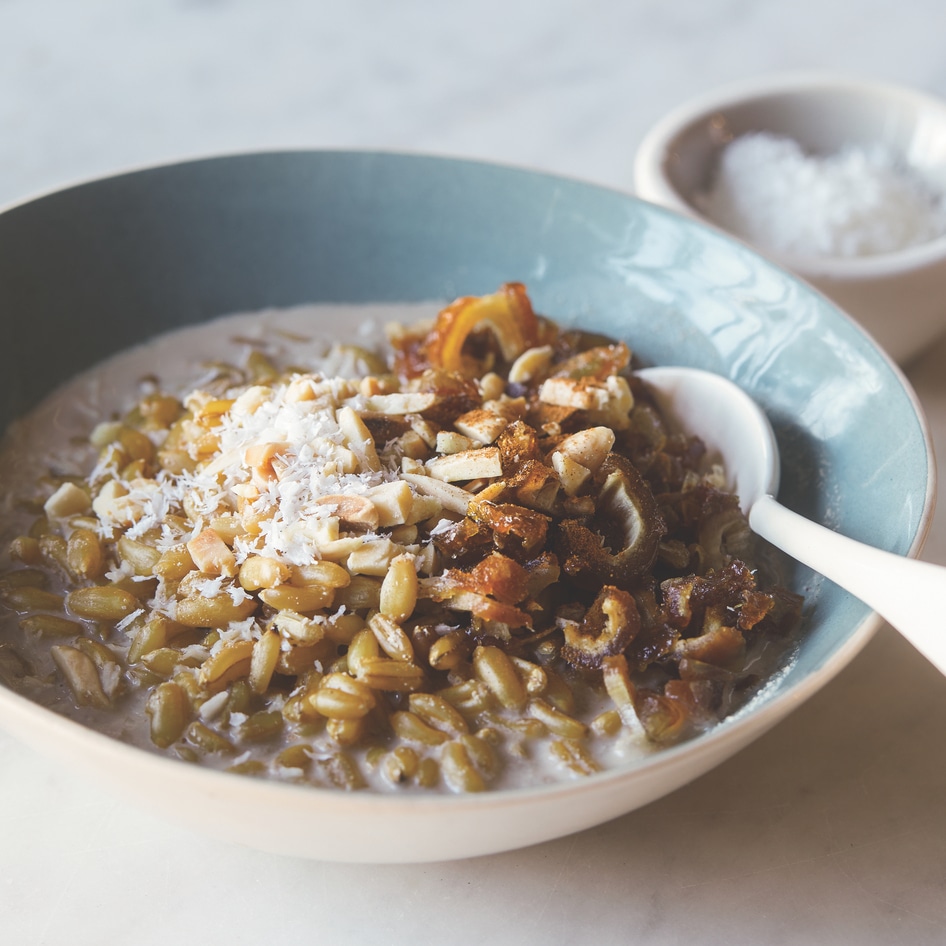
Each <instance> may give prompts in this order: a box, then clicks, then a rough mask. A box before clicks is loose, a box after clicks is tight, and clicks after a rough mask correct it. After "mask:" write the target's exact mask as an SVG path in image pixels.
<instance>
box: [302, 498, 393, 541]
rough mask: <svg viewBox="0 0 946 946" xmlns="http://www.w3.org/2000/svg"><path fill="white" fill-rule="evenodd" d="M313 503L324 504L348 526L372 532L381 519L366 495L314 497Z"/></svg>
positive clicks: (316, 504)
mask: <svg viewBox="0 0 946 946" xmlns="http://www.w3.org/2000/svg"><path fill="white" fill-rule="evenodd" d="M313 505H315V506H325V507H326V508H327V509H328V510H329V511H331V513H332V515H334V516H336V517H337V518H338V519H339V521H340V522H341V523H343V524H344V525H346V526H348V527H349V528H355V529H367V530H368V531H369V532H373V531H374V530H375V529H377V528H378V524H379V523H380V521H381V517H380V515H379V513H378V509H377V507H376V506H375V504H374V503H373V502H372V501H371V500H370V499H368V498H367V497H366V496H351V495H337V496H322V497H321V498H319V499H316V500H315V501H314V503H313Z"/></svg>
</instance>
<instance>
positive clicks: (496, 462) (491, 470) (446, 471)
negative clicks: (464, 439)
mask: <svg viewBox="0 0 946 946" xmlns="http://www.w3.org/2000/svg"><path fill="white" fill-rule="evenodd" d="M427 471H428V472H429V473H430V475H431V476H432V477H434V478H435V479H438V480H443V481H444V482H446V483H453V482H456V481H457V480H475V479H480V478H483V479H492V478H493V477H496V476H502V475H503V464H502V460H501V458H500V455H499V449H498V448H497V447H481V448H480V449H478V450H463V451H461V452H460V453H454V454H452V455H451V456H446V457H436V458H435V459H433V460H430V461H429V462H428V463H427Z"/></svg>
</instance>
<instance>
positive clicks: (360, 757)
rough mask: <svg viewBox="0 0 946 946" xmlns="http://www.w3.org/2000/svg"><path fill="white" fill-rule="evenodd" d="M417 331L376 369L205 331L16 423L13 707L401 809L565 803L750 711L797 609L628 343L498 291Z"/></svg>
mask: <svg viewBox="0 0 946 946" xmlns="http://www.w3.org/2000/svg"><path fill="white" fill-rule="evenodd" d="M372 314H373V315H375V316H379V315H380V316H381V317H384V318H387V317H389V316H391V315H392V313H391V312H390V311H387V310H384V309H376V310H375V311H374V312H373V313H372ZM403 314H404V313H398V315H399V316H403ZM414 314H415V313H413V312H412V313H411V316H413V315H414ZM431 314H432V315H433V317H432V318H428V319H426V321H420V322H416V321H415V322H411V323H410V324H399V325H398V324H395V325H391V326H389V327H388V336H389V345H388V354H387V356H383V355H381V354H378V353H376V352H374V351H371V350H369V349H367V348H365V347H362V346H359V345H351V344H344V345H336V346H334V347H332V348H331V349H330V350H328V351H324V350H322V349H320V348H318V345H317V344H316V342H315V341H313V339H312V338H311V337H303V336H305V335H306V331H305V329H306V326H307V325H308V324H309V323H310V322H312V321H313V320H315V321H318V322H319V323H320V324H321V325H325V324H332V320H330V319H327V318H326V317H325V313H324V312H321V313H318V311H317V310H312V311H307V310H294V311H293V312H290V313H285V318H282V314H280V313H268V314H267V316H266V318H263V317H259V318H256V317H241V318H240V319H237V320H221V321H218V322H213V323H210V324H208V325H206V326H203V327H201V328H199V329H190V330H186V331H185V332H184V333H181V334H179V335H177V336H170V337H168V338H165V339H162V340H161V341H160V342H159V343H158V347H151V348H144V349H141V350H139V351H138V352H136V353H133V354H131V355H126V356H122V357H120V358H119V359H118V360H117V361H114V362H110V363H107V364H106V365H105V366H104V367H103V368H101V369H100V370H99V371H98V372H97V373H94V374H91V375H89V376H87V377H85V378H83V379H80V381H78V382H75V383H74V384H73V385H72V386H70V387H69V388H67V389H66V390H65V391H63V392H59V393H58V394H56V395H54V396H53V397H52V399H51V400H50V401H49V402H47V404H45V405H44V406H42V407H41V408H40V409H38V411H37V412H35V413H34V414H33V415H31V417H30V418H27V419H25V420H24V421H23V422H22V423H21V424H19V425H18V426H17V429H16V430H14V431H12V432H11V434H10V435H8V437H7V442H6V446H5V448H4V452H3V465H2V467H0V475H2V477H3V480H2V492H3V496H4V498H3V503H4V506H3V509H4V512H3V516H4V520H3V522H4V529H5V530H6V533H5V537H4V546H5V551H4V556H5V557H4V558H3V560H2V563H0V596H2V602H3V607H4V611H5V614H6V617H4V618H2V622H3V623H2V625H0V626H2V635H0V677H2V679H3V680H4V682H5V683H6V684H7V685H9V686H11V687H13V688H14V689H16V690H18V691H21V692H24V693H26V694H27V695H28V696H30V697H31V698H32V699H34V700H37V701H39V702H42V703H44V704H45V705H48V706H50V707H51V708H53V709H55V710H57V711H59V712H63V713H65V714H67V715H70V716H73V717H74V718H77V719H79V720H80V721H82V722H84V723H86V724H88V725H91V726H94V727H95V728H98V729H102V730H103V731H105V732H108V733H110V734H112V735H115V736H117V737H119V738H123V739H128V740H130V741H134V742H138V743H140V744H142V745H146V746H148V747H149V748H151V749H153V750H154V751H157V752H164V753H167V754H170V755H173V756H176V757H178V758H180V759H183V760H187V761H192V762H202V763H205V764H210V765H213V766H216V767H219V768H224V769H227V770H229V771H233V772H239V773H245V774H253V775H267V776H270V777H273V778H278V779H284V780H290V781H296V782H303V783H312V784H314V785H321V786H336V787H341V788H360V787H363V786H367V787H371V788H373V789H376V790H389V791H419V790H438V789H440V790H443V789H446V790H450V791H456V792H465V791H479V790H482V789H484V788H506V787H511V786H515V785H523V784H538V783H542V782H545V781H550V780H555V779H565V778H572V777H579V776H583V775H587V774H591V773H593V772H595V771H598V770H599V769H600V768H602V767H606V766H611V765H617V764H621V763H622V762H625V761H627V760H629V759H633V758H635V757H639V756H640V755H642V754H645V753H648V752H651V751H654V750H657V749H659V748H660V747H663V746H667V745H671V744H673V743H676V742H678V741H680V740H682V739H686V738H689V737H691V736H693V735H696V734H698V733H700V732H702V731H703V730H705V729H706V728H707V727H709V726H711V725H713V724H714V723H716V722H718V721H719V720H720V719H722V718H724V717H725V716H726V715H727V714H728V713H730V712H731V711H732V710H733V709H735V708H737V707H738V706H740V705H741V704H742V703H743V702H745V700H746V699H748V698H749V697H750V696H751V695H752V694H753V693H754V692H756V691H757V690H758V688H759V687H760V686H761V685H762V684H763V683H764V681H765V679H766V678H767V677H768V675H770V674H771V673H773V672H775V671H776V670H777V669H778V668H779V667H780V666H781V665H782V664H783V663H784V661H785V659H786V656H787V654H788V653H789V650H790V647H791V633H790V632H791V630H792V628H793V627H794V626H795V624H796V622H797V618H798V614H799V610H800V601H799V599H798V598H797V597H796V596H795V595H793V594H790V593H789V592H787V591H785V590H783V589H781V588H780V587H779V586H778V585H777V584H776V583H774V581H773V580H772V577H771V574H770V569H769V567H768V563H767V560H766V558H765V555H764V554H763V553H762V552H761V551H759V550H757V549H755V547H754V542H753V538H752V536H751V534H750V533H749V530H748V527H747V525H746V522H745V520H744V518H743V516H742V515H741V513H740V512H739V509H738V504H737V502H736V500H735V498H734V497H733V496H732V495H730V494H728V493H727V492H726V491H725V489H724V477H723V473H722V471H721V470H720V469H719V468H718V467H714V466H712V465H710V464H707V463H706V457H705V451H704V449H703V447H702V444H701V443H700V441H699V440H698V439H697V438H695V437H692V436H684V435H681V434H677V433H673V432H671V430H670V429H669V427H668V425H667V423H666V421H665V419H664V418H662V417H661V416H660V415H659V414H658V413H657V411H656V410H655V408H654V406H653V403H652V402H651V400H650V399H649V397H648V394H647V391H646V389H645V388H644V386H643V385H642V383H641V382H640V381H639V380H638V379H636V378H635V376H634V373H633V371H632V369H631V360H632V356H631V351H630V350H629V349H628V347H627V345H626V344H624V343H623V342H620V341H618V342H615V341H610V340H607V339H601V338H596V337H593V336H590V335H587V334H585V333H581V332H574V331H566V330H564V329H561V328H559V327H557V326H556V325H555V324H554V323H553V322H552V321H550V320H549V319H547V318H543V317H541V316H538V315H537V314H536V313H535V312H534V311H533V308H532V305H531V303H530V300H529V297H528V295H527V293H526V290H525V289H524V287H523V286H521V285H519V284H508V285H505V286H502V287H501V288H500V289H499V290H498V291H497V292H496V293H494V294H491V295H486V296H483V297H477V298H463V299H458V300H457V301H455V302H454V303H452V304H451V305H449V306H447V307H446V308H445V309H443V310H442V311H440V312H439V314H437V313H436V310H433V312H432V313H431ZM316 316H318V317H317V318H316ZM344 318H346V319H351V318H353V315H352V311H349V312H348V313H346V315H345V316H344ZM310 334H311V333H310ZM316 341H317V340H316ZM200 349H203V350H204V351H205V352H208V353H209V352H215V351H216V352H220V353H221V354H219V355H218V356H217V360H212V357H213V356H211V355H209V354H208V356H207V357H203V356H197V357H195V354H194V352H195V351H199V350H200ZM172 356H173V357H172ZM143 365H147V368H145V367H143ZM188 376H189V378H190V380H188V381H185V378H187V377H188Z"/></svg>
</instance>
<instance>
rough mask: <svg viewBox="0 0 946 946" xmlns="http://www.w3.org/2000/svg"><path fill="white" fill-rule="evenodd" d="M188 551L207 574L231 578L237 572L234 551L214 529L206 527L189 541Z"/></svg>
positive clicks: (195, 562)
mask: <svg viewBox="0 0 946 946" xmlns="http://www.w3.org/2000/svg"><path fill="white" fill-rule="evenodd" d="M187 551H188V552H190V555H191V558H192V559H193V560H194V564H195V565H196V566H197V568H198V569H199V570H200V571H202V572H203V573H204V574H205V575H226V576H227V577H228V578H229V577H231V576H233V575H235V574H236V573H237V565H236V558H234V555H233V552H231V551H230V549H229V548H227V544H226V542H224V541H223V539H221V538H220V536H219V535H217V533H216V532H215V531H214V530H213V529H210V528H207V529H204V531H203V532H201V533H200V534H199V535H197V536H195V537H194V538H193V539H191V540H190V542H188V543H187Z"/></svg>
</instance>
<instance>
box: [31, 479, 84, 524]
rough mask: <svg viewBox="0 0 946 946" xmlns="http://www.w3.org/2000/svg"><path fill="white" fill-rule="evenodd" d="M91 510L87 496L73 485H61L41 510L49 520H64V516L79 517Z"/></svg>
mask: <svg viewBox="0 0 946 946" xmlns="http://www.w3.org/2000/svg"><path fill="white" fill-rule="evenodd" d="M91 508H92V500H91V498H90V497H89V494H88V493H87V492H86V491H85V490H84V489H82V487H81V486H76V485H75V483H68V482H67V483H63V484H62V486H60V487H59V489H57V490H56V492H55V493H53V494H52V496H50V497H49V499H47V500H46V502H45V504H44V505H43V510H44V512H45V513H46V515H47V516H49V518H50V519H64V518H65V517H66V516H79V515H82V514H83V513H86V512H88V511H89V510H90V509H91Z"/></svg>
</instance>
